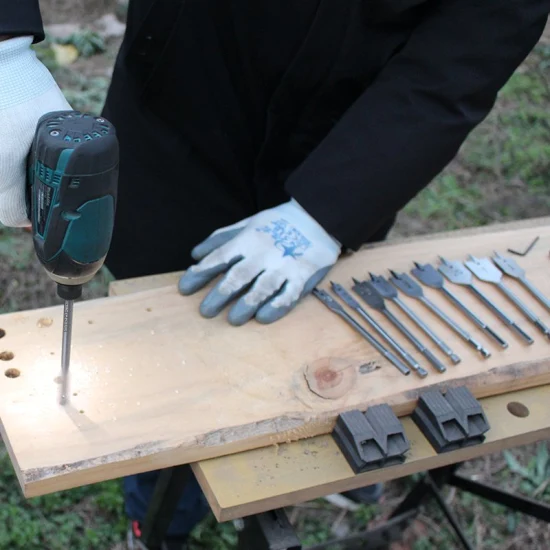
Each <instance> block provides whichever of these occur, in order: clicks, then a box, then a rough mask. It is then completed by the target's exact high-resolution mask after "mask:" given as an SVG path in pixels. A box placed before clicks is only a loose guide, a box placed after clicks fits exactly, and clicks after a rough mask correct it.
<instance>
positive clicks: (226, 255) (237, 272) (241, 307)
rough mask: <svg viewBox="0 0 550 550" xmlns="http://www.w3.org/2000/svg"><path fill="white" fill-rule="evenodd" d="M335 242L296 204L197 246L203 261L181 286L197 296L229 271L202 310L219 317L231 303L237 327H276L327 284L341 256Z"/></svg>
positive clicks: (242, 223)
mask: <svg viewBox="0 0 550 550" xmlns="http://www.w3.org/2000/svg"><path fill="white" fill-rule="evenodd" d="M340 249H341V246H340V244H339V243H338V242H337V241H336V240H334V239H333V238H332V237H331V236H330V235H329V234H328V233H327V232H326V231H325V230H324V229H323V228H322V227H321V226H320V225H319V224H318V223H317V222H316V221H315V220H314V219H313V218H312V217H311V216H310V215H309V214H308V213H307V212H306V211H305V210H304V209H303V208H302V207H301V206H300V205H299V204H298V203H297V202H296V201H295V200H291V201H289V202H287V203H284V204H282V205H280V206H277V207H275V208H270V209H268V210H264V211H262V212H260V213H259V214H256V215H255V216H252V217H250V218H247V219H245V220H242V221H240V222H239V223H237V224H234V225H231V226H228V227H224V228H222V229H218V230H217V231H215V232H214V233H212V235H210V237H208V239H206V240H205V241H203V242H202V243H201V244H199V245H198V246H196V247H195V248H194V249H193V251H192V255H193V258H194V259H195V260H201V261H200V262H199V263H198V264H197V265H195V266H192V267H190V268H189V269H188V270H187V271H186V273H185V274H184V275H183V276H182V278H181V279H180V282H179V289H180V292H181V293H182V294H192V293H194V292H196V291H197V290H199V289H200V288H202V287H203V286H204V285H206V284H207V283H208V282H210V281H211V280H212V279H214V278H215V277H216V276H218V275H219V274H221V273H223V272H225V271H227V273H226V274H225V275H224V277H223V278H222V279H221V281H219V282H218V284H217V285H216V286H215V287H214V288H213V289H212V290H211V291H210V292H209V294H208V295H207V296H206V297H205V298H204V300H203V301H202V304H201V306H200V312H201V314H202V315H203V316H205V317H214V316H215V315H217V314H218V313H219V312H220V311H221V310H222V309H223V308H224V307H225V306H226V305H227V304H228V303H229V302H230V301H231V300H233V299H235V298H238V300H237V301H236V303H235V304H234V305H233V307H232V308H231V310H230V311H229V316H228V320H229V323H231V324H232V325H242V324H243V323H245V322H247V321H248V320H249V319H251V318H252V317H255V318H256V320H257V321H259V322H261V323H272V322H274V321H276V320H277V319H280V318H281V317H283V316H284V315H286V314H287V313H288V312H289V311H290V310H291V309H292V308H293V307H294V306H295V305H296V304H297V303H298V301H299V300H300V299H301V298H302V297H303V296H305V295H306V294H307V293H309V292H311V291H312V290H313V288H314V287H315V286H316V285H317V284H318V283H319V282H320V281H321V280H322V279H323V277H324V276H325V275H326V274H327V273H328V271H329V270H330V269H331V268H332V266H333V265H334V264H335V263H336V260H337V259H338V256H339V255H340Z"/></svg>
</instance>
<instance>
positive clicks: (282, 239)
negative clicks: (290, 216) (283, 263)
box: [256, 219, 311, 259]
mask: <svg viewBox="0 0 550 550" xmlns="http://www.w3.org/2000/svg"><path fill="white" fill-rule="evenodd" d="M256 231H260V232H261V233H268V234H269V235H271V236H272V237H273V240H274V241H275V242H274V245H275V247H276V248H278V249H279V250H282V251H283V257H285V256H290V257H291V258H295V259H296V258H298V257H299V256H303V255H304V252H305V251H306V250H307V249H308V248H309V247H310V246H311V242H310V241H308V240H307V239H306V238H305V237H304V236H303V235H302V233H300V231H298V230H297V229H296V228H295V227H294V226H293V225H291V224H289V223H288V222H287V221H286V220H284V219H280V220H276V221H272V222H271V225H266V226H264V227H258V228H257V229H256Z"/></svg>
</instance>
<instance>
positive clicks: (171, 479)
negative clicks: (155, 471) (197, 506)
mask: <svg viewBox="0 0 550 550" xmlns="http://www.w3.org/2000/svg"><path fill="white" fill-rule="evenodd" d="M190 475H191V468H190V466H189V465H188V464H184V465H181V466H174V467H172V468H166V469H163V470H161V471H160V473H159V478H158V481H157V483H156V486H155V491H154V493H153V497H152V499H151V503H150V505H149V508H148V510H147V515H146V516H145V520H144V522H143V528H142V537H141V540H142V542H143V544H144V545H145V546H146V547H147V550H160V548H161V544H162V541H163V540H164V539H165V537H166V533H167V532H168V528H169V527H170V523H171V522H172V519H173V518H174V513H175V511H176V509H177V506H178V502H179V500H180V498H181V495H182V493H183V489H184V487H185V484H186V482H187V481H188V479H189V477H190Z"/></svg>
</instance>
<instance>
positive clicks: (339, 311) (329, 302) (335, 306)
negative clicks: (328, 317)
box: [312, 288, 411, 375]
mask: <svg viewBox="0 0 550 550" xmlns="http://www.w3.org/2000/svg"><path fill="white" fill-rule="evenodd" d="M312 294H313V295H314V296H315V297H316V298H318V299H319V300H320V301H321V302H322V303H323V304H325V306H327V307H328V308H329V309H330V310H331V311H332V312H333V313H336V315H339V316H340V317H341V318H342V319H344V321H346V322H347V323H348V324H349V325H351V326H352V327H353V328H354V329H355V330H356V331H357V332H358V333H359V334H360V335H361V336H362V337H363V338H364V339H365V340H367V342H369V344H371V346H372V347H373V348H374V349H376V350H377V351H378V352H379V353H380V354H381V355H382V356H384V357H385V358H386V359H387V360H388V361H390V363H392V364H393V365H394V366H395V367H397V369H398V370H399V372H401V374H405V375H408V374H410V372H411V371H410V369H409V368H408V367H407V365H405V364H404V363H403V362H402V361H401V360H400V359H399V358H398V357H396V356H395V355H394V354H393V353H392V352H391V351H389V350H387V349H386V348H385V347H384V346H383V345H382V344H381V343H380V342H379V341H378V340H377V339H376V338H375V337H374V336H372V335H371V334H370V333H369V332H367V331H366V330H365V329H364V328H363V327H362V326H361V325H360V324H359V323H358V322H357V321H356V320H355V319H354V318H353V317H352V316H351V315H349V314H348V313H347V312H346V311H345V310H344V308H343V307H342V306H341V305H340V304H339V303H338V302H336V300H334V299H333V298H332V296H330V294H328V292H326V291H325V290H322V289H319V288H314V289H313V292H312Z"/></svg>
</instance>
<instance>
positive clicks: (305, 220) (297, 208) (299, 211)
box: [283, 198, 342, 250]
mask: <svg viewBox="0 0 550 550" xmlns="http://www.w3.org/2000/svg"><path fill="white" fill-rule="evenodd" d="M283 207H284V208H288V209H289V210H291V211H293V213H294V215H297V216H299V217H300V220H301V224H303V225H301V226H300V227H304V225H305V224H307V225H309V226H310V227H312V228H314V229H315V231H316V232H317V233H320V234H321V235H323V236H324V237H325V240H327V241H332V244H333V245H334V246H335V247H337V248H338V250H341V248H342V244H341V243H339V242H338V241H337V240H336V239H335V238H334V237H333V236H332V235H330V234H329V233H327V232H326V230H325V229H324V228H323V226H322V225H320V224H319V222H318V221H317V220H316V219H315V218H312V217H311V215H310V214H309V213H308V212H307V211H306V210H305V209H304V207H303V206H301V205H300V203H299V202H298V201H297V200H296V199H294V198H291V199H290V201H288V202H287V203H286V204H285V205H283Z"/></svg>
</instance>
